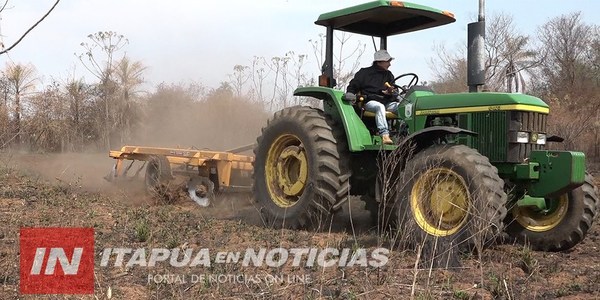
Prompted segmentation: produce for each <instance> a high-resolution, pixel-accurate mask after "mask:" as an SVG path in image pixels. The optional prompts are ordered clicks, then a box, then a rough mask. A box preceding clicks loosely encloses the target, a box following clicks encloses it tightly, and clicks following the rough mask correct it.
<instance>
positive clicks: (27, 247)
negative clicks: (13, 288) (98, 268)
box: [19, 228, 94, 294]
mask: <svg viewBox="0 0 600 300" xmlns="http://www.w3.org/2000/svg"><path fill="white" fill-rule="evenodd" d="M19 239H20V242H21V247H20V248H21V254H20V255H21V259H20V266H21V285H20V290H21V293H22V294H93V293H94V228H21V234H20V238H19Z"/></svg>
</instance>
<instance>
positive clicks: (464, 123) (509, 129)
mask: <svg viewBox="0 0 600 300" xmlns="http://www.w3.org/2000/svg"><path fill="white" fill-rule="evenodd" d="M459 126H460V127H462V128H465V129H469V130H472V131H474V132H477V133H478V135H477V136H476V137H473V138H472V139H471V140H470V142H468V144H469V146H470V147H472V148H475V149H477V151H479V153H481V154H483V155H485V156H487V157H488V158H489V160H490V161H491V162H511V163H519V162H523V161H524V160H525V158H527V157H529V154H530V153H531V151H533V150H542V149H544V145H538V144H534V143H527V144H524V143H517V142H516V140H511V138H510V137H516V133H517V132H519V131H526V132H529V133H530V134H531V133H538V134H539V133H544V134H545V133H546V115H545V114H541V113H536V112H526V111H486V112H476V113H472V114H461V115H459Z"/></svg>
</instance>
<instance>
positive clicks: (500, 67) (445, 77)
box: [430, 14, 541, 92]
mask: <svg viewBox="0 0 600 300" xmlns="http://www.w3.org/2000/svg"><path fill="white" fill-rule="evenodd" d="M529 40H530V38H529V37H528V36H527V35H523V34H520V33H519V32H518V31H517V29H516V28H515V25H514V22H513V18H512V16H510V15H506V14H499V15H494V16H492V17H491V18H489V21H488V28H487V32H486V41H485V52H486V64H485V65H486V89H488V90H494V91H507V92H514V91H517V92H522V91H524V86H525V82H526V79H525V76H524V75H525V74H526V73H530V72H531V71H532V70H533V69H534V68H535V67H536V66H538V65H539V62H540V59H541V58H540V57H538V56H536V51H534V50H532V49H530V48H529V47H530V45H529ZM434 50H435V51H436V53H437V57H436V58H434V59H433V60H432V61H431V62H430V68H431V70H432V71H433V72H434V76H435V78H434V81H433V83H432V86H433V87H434V88H435V89H436V90H437V91H438V92H464V91H466V89H467V87H466V82H467V59H466V47H465V46H463V45H461V46H460V47H459V48H458V49H457V50H455V51H453V52H449V51H448V50H447V49H446V48H445V47H444V46H443V45H436V46H435V48H434Z"/></svg>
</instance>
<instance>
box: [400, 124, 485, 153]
mask: <svg viewBox="0 0 600 300" xmlns="http://www.w3.org/2000/svg"><path fill="white" fill-rule="evenodd" d="M459 133H462V134H467V135H471V136H476V135H477V132H473V131H470V130H466V129H462V128H459V127H451V126H431V127H427V128H425V129H423V130H419V131H416V132H413V133H412V134H411V135H409V136H407V137H406V138H404V139H403V140H402V141H401V142H400V143H399V147H400V148H404V147H411V146H414V147H415V149H414V150H415V151H414V152H415V153H416V152H418V151H420V150H421V149H424V148H427V147H429V146H431V145H432V144H433V143H434V141H436V140H437V139H439V138H442V137H444V136H446V135H449V134H459Z"/></svg>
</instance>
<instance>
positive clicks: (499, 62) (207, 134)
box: [0, 13, 600, 160]
mask: <svg viewBox="0 0 600 300" xmlns="http://www.w3.org/2000/svg"><path fill="white" fill-rule="evenodd" d="M486 31H487V32H486V76H487V84H486V87H485V89H486V90H489V91H502V92H523V93H527V94H531V95H534V96H537V97H540V98H542V99H543V100H544V101H546V102H547V103H548V104H549V105H550V109H551V116H550V117H549V121H548V122H549V129H548V131H549V133H551V134H555V135H559V136H561V137H563V138H565V142H564V143H562V144H561V145H558V146H555V147H559V148H565V149H578V150H583V151H585V152H586V153H587V154H588V157H591V158H592V159H596V160H597V159H598V158H599V157H600V147H599V146H598V144H599V142H600V117H599V111H600V99H599V97H600V96H599V95H600V33H599V32H600V31H599V28H598V26H597V25H595V24H587V23H585V22H584V21H583V19H582V16H581V13H570V14H565V15H561V16H558V17H555V18H553V19H550V20H549V21H547V22H546V23H545V24H543V25H541V26H540V27H539V28H538V29H537V32H536V34H535V35H532V36H529V35H526V34H523V33H521V32H519V30H518V28H517V26H516V25H515V23H514V20H513V18H512V17H511V16H510V15H506V14H499V15H495V16H493V17H492V18H489V19H488V21H487V30H486ZM336 39H337V40H338V41H337V43H336V44H337V45H338V49H337V50H336V51H335V53H336V56H335V64H334V65H335V75H336V78H337V79H338V87H339V88H341V89H344V88H345V85H346V84H347V82H348V81H349V80H350V79H351V78H352V76H353V74H354V73H355V72H356V71H357V70H358V67H359V65H358V63H359V61H360V57H361V56H362V55H363V53H364V52H365V48H366V47H365V45H364V44H362V43H360V42H358V43H353V41H352V40H351V39H350V35H347V34H341V35H338V36H336ZM128 43H129V41H128V40H127V38H126V37H124V36H123V35H120V34H118V33H116V32H111V31H101V32H97V33H94V34H90V35H89V36H88V37H87V40H86V41H84V42H82V43H81V49H79V50H80V51H79V53H78V54H77V57H78V59H79V61H80V63H81V64H82V65H83V66H84V67H85V68H86V69H87V70H88V72H89V73H90V74H91V75H93V78H94V80H93V82H86V81H84V80H83V79H81V78H66V79H53V80H52V82H51V83H50V84H47V85H45V86H40V84H39V80H38V77H37V73H36V70H35V66H33V65H30V64H21V63H8V64H7V65H6V66H5V68H4V70H2V73H1V75H0V97H1V99H2V100H1V101H0V148H3V149H4V148H8V147H12V148H18V149H24V150H29V151H52V152H66V151H90V150H92V151H98V150H99V151H105V150H107V149H117V148H119V147H120V146H122V145H125V144H134V143H145V144H147V145H157V146H159V145H160V146H174V145H180V146H186V147H189V146H196V147H212V148H220V149H227V148H228V147H231V148H233V147H236V146H239V145H243V144H247V143H252V142H254V137H255V136H257V134H258V131H259V130H260V127H261V126H262V125H264V122H265V121H266V119H267V118H268V117H269V116H270V115H271V114H272V112H273V111H276V110H279V109H281V108H283V107H288V106H292V105H297V104H310V105H319V102H318V101H315V100H314V99H304V98H298V97H293V96H292V92H293V90H294V89H295V88H296V87H297V86H306V85H315V84H316V82H315V79H316V76H314V75H309V74H311V73H315V72H309V71H307V68H308V66H307V65H308V63H309V62H310V61H311V59H312V60H314V61H315V62H316V64H317V65H318V64H319V63H322V58H323V50H324V49H323V36H322V35H320V36H318V37H317V38H316V39H314V40H310V41H309V43H310V45H311V47H312V50H313V53H311V55H307V54H298V53H295V52H293V51H289V52H287V53H285V54H283V55H281V56H275V57H271V58H266V57H261V56H255V57H253V58H252V60H251V61H250V63H249V64H246V65H244V64H238V65H235V66H233V69H232V72H231V74H229V76H228V77H227V78H225V79H224V80H223V81H222V82H221V84H220V86H219V87H217V88H208V87H205V86H204V85H203V84H202V83H198V82H191V83H162V84H159V85H158V86H155V87H152V88H151V90H149V89H150V88H149V87H147V86H146V85H145V82H144V73H145V71H146V66H144V65H143V64H142V63H141V62H140V61H136V60H135V59H133V58H131V57H128V56H127V55H125V54H123V53H124V49H125V48H126V46H127V45H128ZM436 50H437V51H436V53H437V56H436V57H434V58H432V59H431V69H432V71H433V72H434V78H433V80H432V81H430V82H429V85H430V86H431V87H432V88H433V89H434V90H435V91H436V92H438V93H449V92H463V91H466V90H467V86H466V69H467V67H466V46H461V47H459V48H456V49H448V48H447V47H445V46H437V49H436ZM315 70H316V68H315Z"/></svg>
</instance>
